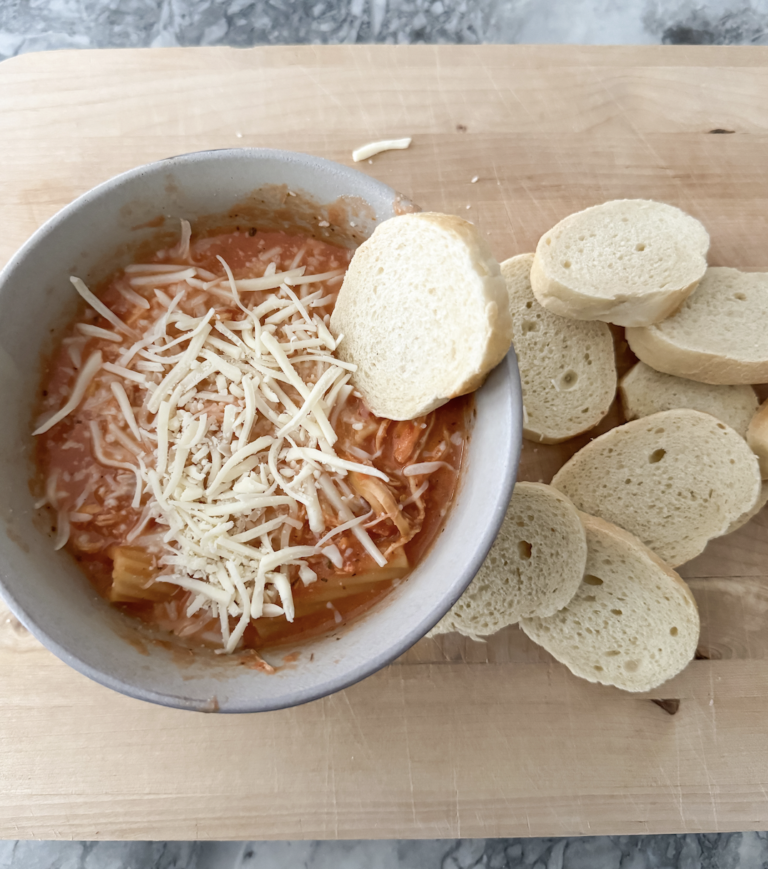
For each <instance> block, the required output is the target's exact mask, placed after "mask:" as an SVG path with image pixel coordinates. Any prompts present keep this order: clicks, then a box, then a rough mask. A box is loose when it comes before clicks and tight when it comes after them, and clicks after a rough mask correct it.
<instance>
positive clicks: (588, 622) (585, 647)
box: [520, 515, 699, 691]
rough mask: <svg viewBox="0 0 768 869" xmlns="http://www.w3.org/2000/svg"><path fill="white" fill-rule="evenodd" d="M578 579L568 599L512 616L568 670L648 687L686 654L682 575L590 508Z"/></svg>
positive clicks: (686, 600) (691, 608)
mask: <svg viewBox="0 0 768 869" xmlns="http://www.w3.org/2000/svg"><path fill="white" fill-rule="evenodd" d="M582 521H583V523H584V527H585V528H586V532H587V565H586V571H585V574H584V580H583V582H582V583H581V584H580V586H579V589H578V591H577V592H576V595H575V596H574V598H573V599H572V600H571V601H570V603H569V604H568V605H567V606H566V607H564V608H563V609H561V610H560V611H559V612H557V613H555V614H554V615H552V616H549V617H547V618H541V617H539V618H529V619H523V620H522V621H521V622H520V627H521V628H522V629H523V630H524V631H525V633H526V634H527V635H528V636H529V637H530V638H531V639H532V640H533V641H534V642H535V643H538V644H539V645H540V646H543V647H544V648H545V649H546V650H547V651H548V652H549V653H550V655H552V656H553V657H555V658H556V659H557V660H558V661H560V662H561V663H563V664H565V666H566V667H568V669H569V670H570V671H571V672H572V673H574V675H576V676H581V678H582V679H587V680H588V681H589V682H600V683H601V684H602V685H615V686H616V687H617V688H622V689H623V690H624V691H650V690H651V689H652V688H657V687H658V686H659V685H661V684H662V683H664V682H666V681H667V680H668V679H671V678H672V677H673V676H675V675H677V674H678V673H679V672H680V671H681V670H682V669H683V668H684V667H685V666H686V665H687V664H688V663H689V662H690V661H691V660H692V659H693V657H694V655H695V653H696V646H697V644H698V641H699V613H698V609H697V607H696V601H695V600H694V597H693V595H692V594H691V590H690V589H689V588H688V586H687V585H686V584H685V583H684V582H683V580H682V579H680V577H679V576H678V575H677V574H676V573H675V571H674V570H672V569H671V568H670V567H668V566H667V565H666V564H664V562H663V561H662V560H661V559H660V558H659V557H658V556H657V555H655V554H654V553H653V552H652V551H651V550H650V549H648V548H647V547H646V546H643V544H642V543H641V542H640V541H639V540H638V539H637V538H636V537H635V536H634V535H632V534H629V533H627V532H626V531H624V530H622V529H621V528H617V527H616V526H615V525H612V524H611V523H610V522H605V521H603V520H602V519H597V518H595V517H594V516H586V515H583V516H582Z"/></svg>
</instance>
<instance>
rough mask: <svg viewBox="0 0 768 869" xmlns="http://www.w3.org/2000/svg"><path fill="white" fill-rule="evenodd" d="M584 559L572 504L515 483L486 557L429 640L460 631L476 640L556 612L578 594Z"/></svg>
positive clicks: (549, 489) (583, 541)
mask: <svg viewBox="0 0 768 869" xmlns="http://www.w3.org/2000/svg"><path fill="white" fill-rule="evenodd" d="M586 558H587V541H586V536H585V534H584V528H583V526H582V524H581V520H580V519H579V513H578V510H576V508H575V507H574V506H573V504H571V502H570V501H569V500H568V499H567V498H566V497H565V496H564V495H562V494H561V493H560V492H558V491H556V490H555V489H553V488H552V487H551V486H545V485H542V484H541V483H518V484H517V485H516V486H515V491H514V493H513V494H512V498H511V500H510V502H509V507H508V509H507V514H506V516H505V517H504V522H503V524H502V526H501V531H500V532H499V536H498V537H497V538H496V542H495V543H494V544H493V547H492V548H491V551H490V552H489V553H488V557H487V558H486V559H485V561H484V562H483V565H482V567H481V568H480V570H479V571H478V574H477V576H476V577H475V578H474V579H473V580H472V583H471V584H470V586H469V588H467V590H466V591H465V592H464V594H463V595H462V596H461V597H460V598H459V600H458V601H457V602H456V604H454V606H453V608H452V609H451V610H450V611H449V612H448V613H447V615H446V616H445V617H444V618H443V619H442V620H441V621H440V622H438V624H437V625H436V626H435V627H434V628H433V629H432V631H431V632H430V636H434V635H435V634H444V633H448V632H450V631H458V632H459V633H462V634H465V635H466V636H468V637H472V638H473V639H474V638H478V637H482V636H487V635H488V634H494V633H496V631H499V630H501V629H502V628H503V627H506V626H507V625H512V624H515V623H516V622H518V621H519V620H520V619H521V618H522V617H523V616H533V615H550V614H551V613H554V612H557V610H559V609H560V608H561V607H563V606H565V604H567V603H568V601H569V600H570V599H571V598H572V597H573V595H574V594H575V593H576V589H577V588H578V587H579V583H580V582H581V577H582V576H583V574H584V564H585V562H586Z"/></svg>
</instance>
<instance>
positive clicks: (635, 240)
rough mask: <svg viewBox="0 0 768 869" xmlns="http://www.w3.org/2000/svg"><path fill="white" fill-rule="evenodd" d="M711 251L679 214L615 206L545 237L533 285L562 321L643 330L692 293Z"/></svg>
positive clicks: (635, 203) (643, 202)
mask: <svg viewBox="0 0 768 869" xmlns="http://www.w3.org/2000/svg"><path fill="white" fill-rule="evenodd" d="M708 249H709V235H708V234H707V231H706V229H704V227H703V226H702V225H701V223H699V221H698V220H696V219H695V218H693V217H691V216H690V215H689V214H686V213H685V212H684V211H681V210H680V209H679V208H675V207H674V206H672V205H666V204H664V203H663V202H653V201H651V200H649V199H616V200H613V201H612V202H605V203H603V204H602V205H595V206H593V207H592V208H587V209H586V210H584V211H579V212H577V213H576V214H571V215H570V216H569V217H566V218H565V219H564V220H561V221H560V223H558V224H557V226H555V227H553V228H552V229H551V230H550V231H549V232H546V233H544V235H543V236H542V237H541V239H540V240H539V243H538V245H537V247H536V257H535V259H534V263H533V269H532V270H531V283H532V284H533V292H534V293H535V294H536V298H537V299H538V300H539V301H540V302H541V304H542V305H544V307H545V308H549V310H550V311H553V312H554V313H555V314H560V315H561V316H562V317H572V318H574V319H576V320H605V321H606V322H608V323H616V324H618V325H619V326H647V325H648V324H650V323H657V322H658V321H659V320H663V319H664V317H668V316H669V315H670V314H671V313H672V312H673V311H674V310H675V309H676V308H677V307H678V306H679V305H680V304H681V303H682V302H683V301H684V300H685V298H686V297H687V296H688V295H689V293H691V292H692V291H693V289H694V288H695V287H696V284H698V282H699V281H700V280H701V278H702V276H703V275H704V272H705V270H706V268H707V261H706V254H707V250H708Z"/></svg>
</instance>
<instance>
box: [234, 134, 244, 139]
mask: <svg viewBox="0 0 768 869" xmlns="http://www.w3.org/2000/svg"><path fill="white" fill-rule="evenodd" d="M235 135H236V136H237V138H238V139H242V138H243V134H242V133H235Z"/></svg>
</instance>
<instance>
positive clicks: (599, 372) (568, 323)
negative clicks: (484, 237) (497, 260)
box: [501, 254, 616, 444]
mask: <svg viewBox="0 0 768 869" xmlns="http://www.w3.org/2000/svg"><path fill="white" fill-rule="evenodd" d="M533 259H534V256H533V254H521V255H520V256H515V257H512V258H511V259H508V260H506V261H505V262H503V263H502V264H501V273H502V275H503V277H504V280H505V282H506V285H507V292H508V294H509V312H510V315H511V317H512V343H513V346H514V348H515V353H516V354H517V362H518V367H519V369H520V380H521V383H522V388H523V404H524V405H525V421H524V427H523V434H524V436H525V437H526V438H528V439H529V440H534V441H539V442H542V443H547V444H554V443H560V442H561V441H564V440H568V439H569V438H573V437H575V436H576V435H578V434H581V433H582V432H585V431H588V430H589V429H591V428H594V427H595V426H596V425H597V424H598V423H599V422H600V420H601V419H602V418H603V417H604V416H605V414H606V413H608V409H609V408H610V406H611V403H612V402H613V399H614V397H615V395H616V363H615V360H614V349H613V337H612V336H611V331H610V329H609V328H608V326H607V325H606V324H605V323H597V322H594V323H590V322H586V321H576V320H568V319H566V318H565V317H560V316H558V315H557V314H553V313H552V312H551V311H548V310H547V309H546V308H543V307H542V306H541V305H540V304H539V303H538V301H537V300H536V297H535V296H534V294H533V290H532V288H531V266H532V265H533Z"/></svg>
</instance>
